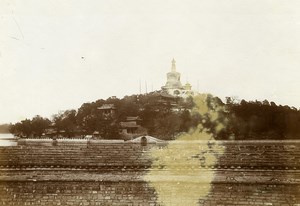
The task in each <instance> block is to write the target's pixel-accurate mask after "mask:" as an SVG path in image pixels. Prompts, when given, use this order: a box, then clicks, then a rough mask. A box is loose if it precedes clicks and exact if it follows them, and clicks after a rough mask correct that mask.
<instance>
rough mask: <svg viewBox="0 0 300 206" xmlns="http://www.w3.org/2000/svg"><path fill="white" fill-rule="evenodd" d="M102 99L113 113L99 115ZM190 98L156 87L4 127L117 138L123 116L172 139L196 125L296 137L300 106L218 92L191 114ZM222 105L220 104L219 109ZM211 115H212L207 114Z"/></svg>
mask: <svg viewBox="0 0 300 206" xmlns="http://www.w3.org/2000/svg"><path fill="white" fill-rule="evenodd" d="M104 104H113V105H114V106H115V108H116V113H115V114H114V115H112V116H107V115H103V114H102V113H101V111H100V110H99V107H101V106H102V105H104ZM195 105H196V103H195V99H194V98H192V97H189V98H187V99H182V98H177V97H176V98H175V97H170V96H162V95H161V94H160V93H158V92H153V93H150V94H144V95H131V96H125V97H124V98H122V99H118V98H108V99H106V100H103V99H99V100H97V101H95V102H91V103H84V104H82V105H81V107H80V108H78V109H77V110H66V111H64V112H60V113H58V114H55V115H53V117H52V119H51V120H49V119H47V118H43V117H41V116H36V117H34V118H32V119H25V120H23V121H21V122H18V123H16V124H13V125H11V126H10V132H11V133H13V134H15V135H18V136H22V137H30V136H35V137H41V136H43V135H45V134H46V135H47V134H52V135H56V136H59V135H60V136H64V137H74V136H84V135H91V134H93V133H94V132H95V131H97V132H98V133H99V135H100V136H101V137H102V138H106V139H109V138H113V139H116V138H122V137H121V136H120V132H119V131H120V122H122V121H124V120H125V119H126V117H128V116H139V117H140V118H141V126H142V127H143V128H144V129H145V131H146V133H147V134H149V135H153V136H156V137H158V138H161V139H166V140H167V139H174V138H175V137H176V135H177V134H180V133H182V132H188V131H189V130H190V129H191V128H193V127H197V125H199V124H201V125H202V127H203V128H205V129H206V131H207V132H208V133H210V134H212V135H213V137H214V138H215V139H224V140H226V139H241V140H243V139H244V140H246V139H298V138H300V127H299V125H300V111H299V110H297V109H296V108H294V107H288V106H281V105H279V106H277V105H276V104H275V103H274V102H271V103H269V102H268V101H267V100H265V101H262V102H260V101H249V102H247V101H245V100H242V101H241V102H235V101H233V100H232V99H231V98H227V101H226V103H223V102H222V101H221V100H220V99H219V98H218V97H214V96H212V95H208V96H207V97H206V99H205V107H207V108H208V111H206V112H207V113H201V114H200V113H197V112H196V113H195V112H192V110H193V109H194V108H195ZM220 108H222V109H220ZM211 114H214V115H215V116H214V115H211Z"/></svg>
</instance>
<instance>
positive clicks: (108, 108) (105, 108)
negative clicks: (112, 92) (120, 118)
mask: <svg viewBox="0 0 300 206" xmlns="http://www.w3.org/2000/svg"><path fill="white" fill-rule="evenodd" d="M97 109H99V110H100V111H101V113H102V114H103V115H104V116H105V117H114V116H115V114H116V107H115V105H114V104H103V105H102V106H101V107H98V108H97Z"/></svg>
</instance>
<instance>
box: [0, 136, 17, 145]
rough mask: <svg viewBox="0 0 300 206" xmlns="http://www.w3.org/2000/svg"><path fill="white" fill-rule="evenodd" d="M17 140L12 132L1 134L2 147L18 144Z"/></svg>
mask: <svg viewBox="0 0 300 206" xmlns="http://www.w3.org/2000/svg"><path fill="white" fill-rule="evenodd" d="M17 144H18V143H17V141H16V139H15V137H14V135H12V134H0V147H3V146H17Z"/></svg>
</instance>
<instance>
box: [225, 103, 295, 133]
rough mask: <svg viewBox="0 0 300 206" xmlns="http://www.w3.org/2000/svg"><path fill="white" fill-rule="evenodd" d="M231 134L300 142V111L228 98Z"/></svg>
mask: <svg viewBox="0 0 300 206" xmlns="http://www.w3.org/2000/svg"><path fill="white" fill-rule="evenodd" d="M226 106H227V109H228V117H229V123H228V126H227V131H226V132H227V133H228V135H233V136H234V138H235V139H299V138H300V111H299V110H297V109H296V108H295V107H289V106H282V105H279V106H278V105H276V104H275V103H274V102H268V101H267V100H264V101H262V102H261V101H249V102H247V101H245V100H242V101H241V102H240V103H234V101H232V100H231V99H229V98H228V99H227V104H226Z"/></svg>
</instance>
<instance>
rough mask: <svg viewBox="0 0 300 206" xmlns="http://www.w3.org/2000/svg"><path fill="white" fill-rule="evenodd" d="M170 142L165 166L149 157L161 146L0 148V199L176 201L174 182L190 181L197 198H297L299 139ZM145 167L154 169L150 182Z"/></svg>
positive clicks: (274, 201) (295, 201)
mask: <svg viewBox="0 0 300 206" xmlns="http://www.w3.org/2000/svg"><path fill="white" fill-rule="evenodd" d="M172 144H173V148H178V153H177V155H176V158H177V159H176V158H173V157H172V153H168V152H166V153H165V154H170V155H169V156H168V155H165V156H164V157H161V158H165V159H168V161H169V162H170V161H173V162H171V163H172V164H169V166H168V167H166V166H165V165H163V164H161V165H160V164H155V162H156V161H158V160H157V159H158V157H157V156H155V155H153V152H154V151H160V150H161V151H167V150H168V149H169V146H168V145H155V144H154V145H150V144H148V145H147V146H141V145H140V144H134V143H97V142H92V143H88V142H87V143H76V144H75V143H72V144H68V143H64V144H60V143H58V144H57V145H56V146H50V145H52V144H50V145H49V144H47V145H42V144H23V145H18V146H14V147H13V146H12V147H0V196H1V200H0V205H182V204H184V202H185V201H186V200H184V197H183V198H182V202H178V201H177V202H176V201H175V200H174V199H172V198H169V199H168V196H170V197H172V196H173V195H176V196H178V194H176V190H174V189H172V188H174V187H173V183H174V184H175V185H177V186H176V187H179V188H180V187H181V188H185V190H187V191H189V193H197V191H193V190H191V188H195V187H194V186H193V184H198V186H197V188H199V187H200V188H202V189H203V191H204V190H205V191H206V190H207V191H208V193H207V194H206V195H205V196H201V195H199V198H198V205H300V141H244V142H242V141H235V142H226V141H222V142H220V141H218V142H214V141H210V142H207V141H191V142H175V143H172ZM195 144H196V145H197V147H198V148H199V151H198V152H196V153H195V154H194V155H192V156H189V157H187V156H186V153H187V150H185V149H188V148H190V145H193V146H194V145H195ZM174 145H175V146H174ZM212 157H213V159H214V161H211V160H209V158H212ZM172 158H173V159H172ZM178 158H179V159H180V158H181V159H183V160H185V159H186V161H179V160H178ZM190 160H192V161H193V162H196V164H190V163H189V162H190ZM185 162H186V163H185ZM153 171H154V172H153ZM156 171H158V173H156ZM149 174H151V175H152V174H154V175H156V176H157V177H156V178H152V180H154V183H153V182H151V181H150V180H149V178H146V177H147V176H149ZM190 174H192V175H190ZM208 177H211V178H208ZM150 179H151V178H150ZM195 180H197V181H195ZM193 182H197V183H193ZM156 183H158V184H156ZM180 184H181V185H180ZM156 185H159V187H156ZM170 185H172V188H168V187H169V186H170ZM162 190H163V191H164V193H161V191H162ZM165 191H167V192H165ZM168 191H169V194H168ZM178 191H180V190H178ZM174 193H175V194H174ZM193 197H194V196H193ZM186 198H189V197H188V196H187V197H186ZM162 199H163V201H162Z"/></svg>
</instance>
